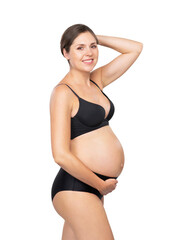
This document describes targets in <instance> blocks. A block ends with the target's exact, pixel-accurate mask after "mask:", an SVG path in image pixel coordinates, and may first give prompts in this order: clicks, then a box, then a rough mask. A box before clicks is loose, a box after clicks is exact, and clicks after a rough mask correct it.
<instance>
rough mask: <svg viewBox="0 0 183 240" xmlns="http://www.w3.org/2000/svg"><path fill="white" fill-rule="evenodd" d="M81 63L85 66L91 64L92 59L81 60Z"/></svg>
mask: <svg viewBox="0 0 183 240" xmlns="http://www.w3.org/2000/svg"><path fill="white" fill-rule="evenodd" d="M83 63H85V64H92V63H93V59H87V60H83Z"/></svg>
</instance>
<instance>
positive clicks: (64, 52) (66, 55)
mask: <svg viewBox="0 0 183 240" xmlns="http://www.w3.org/2000/svg"><path fill="white" fill-rule="evenodd" d="M63 54H64V57H65V58H66V59H67V60H69V53H68V52H67V51H66V50H65V48H63Z"/></svg>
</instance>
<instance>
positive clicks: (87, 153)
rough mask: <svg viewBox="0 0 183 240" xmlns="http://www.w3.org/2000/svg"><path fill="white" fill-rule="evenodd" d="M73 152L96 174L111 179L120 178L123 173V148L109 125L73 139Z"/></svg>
mask: <svg viewBox="0 0 183 240" xmlns="http://www.w3.org/2000/svg"><path fill="white" fill-rule="evenodd" d="M71 151H72V153H73V154H74V155H75V156H77V157H78V158H79V159H80V160H81V161H82V162H83V163H84V164H85V165H86V166H87V167H88V168H90V169H91V170H92V171H94V172H97V173H100V174H102V175H106V176H109V177H118V176H119V175H120V173H121V172H122V169H123V166H124V159H125V156H124V152H123V147H122V145H121V143H120V142H119V140H118V138H117V137H116V136H115V134H114V133H113V131H112V129H111V128H110V126H109V125H108V126H104V127H102V128H99V129H97V130H94V131H91V132H88V133H86V134H83V135H80V136H78V137H76V138H75V139H73V140H72V141H71Z"/></svg>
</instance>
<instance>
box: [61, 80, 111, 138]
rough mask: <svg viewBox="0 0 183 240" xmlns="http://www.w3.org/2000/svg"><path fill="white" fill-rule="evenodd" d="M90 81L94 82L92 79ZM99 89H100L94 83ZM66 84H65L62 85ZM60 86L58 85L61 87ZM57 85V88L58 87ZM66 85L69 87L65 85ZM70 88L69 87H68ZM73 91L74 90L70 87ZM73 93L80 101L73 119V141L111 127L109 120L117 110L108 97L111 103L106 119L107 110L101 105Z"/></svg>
mask: <svg viewBox="0 0 183 240" xmlns="http://www.w3.org/2000/svg"><path fill="white" fill-rule="evenodd" d="M90 81H92V80H91V79H90ZM92 82H93V83H94V84H95V85H96V86H97V87H98V88H99V89H100V87H99V86H98V85H97V84H96V83H95V82H94V81H92ZM60 84H64V83H60ZM60 84H58V85H60ZM58 85H57V86H58ZM65 85H67V84H66V83H65ZM67 86H68V87H69V85H67ZM69 88H70V89H71V90H72V88H71V87H69ZM100 91H101V92H102V93H103V94H104V96H106V97H107V95H106V94H105V93H104V92H103V91H102V90H101V89H100ZM72 92H73V93H74V94H75V95H76V96H77V97H78V100H79V109H78V111H77V113H76V114H75V116H74V117H71V139H74V138H75V137H77V136H80V135H82V134H85V133H87V132H91V131H93V130H96V129H98V128H101V127H104V126H106V125H109V120H110V119H111V118H112V116H113V114H114V111H115V108H114V104H113V103H112V102H111V100H110V99H109V98H108V97H107V99H108V100H109V102H110V110H109V113H108V114H107V116H106V117H105V114H106V112H105V109H104V108H103V107H102V106H100V105H99V104H96V103H92V102H88V101H86V100H84V99H83V98H80V97H79V96H78V95H77V94H76V93H75V92H74V90H72Z"/></svg>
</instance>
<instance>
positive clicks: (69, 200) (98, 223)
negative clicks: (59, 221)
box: [53, 191, 114, 240]
mask: <svg viewBox="0 0 183 240" xmlns="http://www.w3.org/2000/svg"><path fill="white" fill-rule="evenodd" d="M53 205H54V208H55V210H56V211H57V213H58V214H59V215H60V216H61V217H62V218H64V219H65V221H66V222H68V223H69V224H70V226H71V228H72V229H73V232H74V234H75V236H76V239H77V240H86V239H87V240H94V239H100V240H114V236H113V233H112V230H111V227H110V224H109V221H108V218H107V215H106V212H105V209H104V207H103V203H102V201H101V200H100V199H99V198H98V196H96V195H95V194H92V193H88V192H79V191H61V192H59V193H57V194H56V195H55V197H54V199H53Z"/></svg>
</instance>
